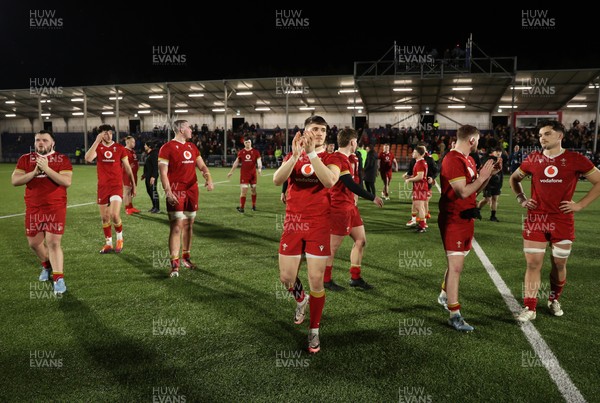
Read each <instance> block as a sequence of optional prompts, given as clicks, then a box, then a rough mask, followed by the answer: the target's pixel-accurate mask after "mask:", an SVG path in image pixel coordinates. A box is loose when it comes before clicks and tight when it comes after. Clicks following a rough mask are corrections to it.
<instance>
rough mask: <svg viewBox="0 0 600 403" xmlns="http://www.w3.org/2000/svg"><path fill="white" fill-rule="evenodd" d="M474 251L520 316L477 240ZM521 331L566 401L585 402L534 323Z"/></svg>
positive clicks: (507, 303) (511, 296) (510, 306)
mask: <svg viewBox="0 0 600 403" xmlns="http://www.w3.org/2000/svg"><path fill="white" fill-rule="evenodd" d="M473 249H474V250H475V254H476V255H477V257H478V258H479V260H481V263H482V264H483V267H485V270H486V271H487V273H488V275H489V276H490V278H491V279H492V282H493V283H494V285H495V286H496V288H497V289H498V291H500V295H502V298H503V299H504V302H505V303H506V305H507V306H508V308H509V309H510V311H511V312H512V313H513V314H518V313H519V312H520V311H521V305H520V304H519V302H517V300H516V298H515V297H514V296H513V295H512V293H511V292H510V289H509V288H508V286H507V285H506V283H505V282H504V280H502V277H500V274H499V273H498V271H497V270H496V268H495V267H494V265H493V264H492V262H490V259H488V257H487V256H486V254H485V252H484V251H483V249H481V246H479V243H477V241H476V240H475V239H473ZM521 330H522V331H523V333H524V334H525V337H526V338H527V341H529V344H531V347H533V351H535V354H536V355H537V356H538V357H539V358H540V361H541V362H542V364H543V365H544V367H546V369H547V370H548V373H549V374H550V378H552V380H553V381H554V383H555V384H556V386H557V387H558V390H559V391H560V393H561V395H562V396H563V397H564V398H565V400H566V401H567V402H585V398H584V397H583V395H582V394H581V392H580V391H579V389H577V386H575V384H574V383H573V381H572V380H571V378H570V377H569V375H568V374H567V373H566V372H565V370H564V369H562V367H561V366H560V364H559V362H558V359H557V358H556V356H555V355H554V353H553V352H552V350H550V347H548V344H546V342H545V341H544V339H543V338H542V335H541V334H540V332H538V330H537V329H536V328H535V326H534V325H533V323H531V322H526V323H524V324H523V325H521Z"/></svg>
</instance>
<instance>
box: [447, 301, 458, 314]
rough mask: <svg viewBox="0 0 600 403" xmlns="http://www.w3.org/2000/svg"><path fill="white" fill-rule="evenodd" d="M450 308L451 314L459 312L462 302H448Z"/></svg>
mask: <svg viewBox="0 0 600 403" xmlns="http://www.w3.org/2000/svg"><path fill="white" fill-rule="evenodd" d="M448 310H449V311H450V314H453V313H457V312H458V311H460V303H458V302H454V303H452V304H448Z"/></svg>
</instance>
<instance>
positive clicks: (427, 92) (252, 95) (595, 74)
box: [0, 68, 600, 119]
mask: <svg viewBox="0 0 600 403" xmlns="http://www.w3.org/2000/svg"><path fill="white" fill-rule="evenodd" d="M359 70H360V69H359V68H357V73H356V74H355V77H354V76H352V75H340V76H308V77H269V78H255V79H243V80H227V81H224V80H218V81H214V80H213V81H187V82H172V83H143V84H124V85H116V86H115V85H100V86H89V87H68V88H67V87H53V86H52V82H33V83H32V87H31V88H28V89H16V90H2V91H0V119H11V118H29V119H36V118H38V117H39V115H40V113H41V114H43V115H42V116H48V115H47V114H50V116H51V117H52V118H56V117H60V118H66V119H68V118H74V117H81V116H82V115H83V110H84V96H85V98H86V99H87V113H88V116H100V117H102V116H105V117H109V116H112V117H114V116H115V115H116V107H117V105H116V104H117V99H116V94H117V90H118V93H119V100H118V104H119V115H120V116H129V117H134V116H136V114H137V116H139V114H143V113H148V114H156V113H160V114H167V112H168V110H170V112H171V114H173V113H177V114H179V116H181V115H182V114H185V113H188V114H219V113H222V111H221V110H222V109H223V108H224V107H225V97H226V93H227V101H226V102H227V109H228V113H229V114H236V113H237V112H238V111H239V114H240V115H241V116H244V115H246V114H251V113H260V112H264V113H272V112H276V113H285V111H286V98H287V103H288V110H289V112H290V113H294V112H303V111H312V109H305V108H315V109H314V113H352V112H353V111H356V112H357V113H358V114H359V115H363V114H365V113H367V114H368V113H374V112H407V113H421V112H425V111H426V110H428V111H430V112H431V113H439V114H445V113H447V112H448V111H450V112H451V111H452V110H453V109H451V108H454V107H456V108H460V110H462V111H465V112H486V113H490V114H492V113H496V112H497V111H498V109H499V108H500V107H504V108H502V109H503V111H504V112H506V111H507V110H510V109H509V108H508V107H509V106H513V95H514V107H515V108H516V109H515V110H517V111H557V110H562V109H566V108H569V107H570V106H572V105H573V104H577V105H586V106H580V108H581V109H580V110H585V111H595V110H596V103H597V99H598V91H599V90H600V89H599V87H600V68H598V69H585V70H547V71H517V72H516V73H506V72H505V71H499V72H492V73H487V72H478V73H469V74H465V73H464V72H460V71H458V72H453V71H450V72H444V73H442V74H440V72H439V71H436V72H432V73H431V74H429V73H427V72H423V71H420V72H418V73H417V74H415V72H412V71H407V72H400V73H402V74H400V73H399V72H398V71H396V72H395V73H393V74H374V73H372V72H369V71H366V72H358V71H359ZM367 70H368V69H367ZM286 92H287V94H286ZM286 95H287V97H286ZM161 96H162V97H161ZM169 97H170V100H169ZM169 105H170V109H169ZM261 108H269V109H268V110H261ZM301 108H303V109H301ZM183 111H187V112H183ZM308 113H310V112H308ZM7 115H9V116H10V115H14V117H7Z"/></svg>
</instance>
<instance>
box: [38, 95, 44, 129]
mask: <svg viewBox="0 0 600 403" xmlns="http://www.w3.org/2000/svg"><path fill="white" fill-rule="evenodd" d="M38 119H39V120H40V126H41V127H40V130H41V129H43V128H44V121H43V120H42V119H43V118H42V94H40V95H39V96H38Z"/></svg>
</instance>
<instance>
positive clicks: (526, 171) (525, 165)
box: [518, 153, 535, 175]
mask: <svg viewBox="0 0 600 403" xmlns="http://www.w3.org/2000/svg"><path fill="white" fill-rule="evenodd" d="M531 161H535V158H534V157H533V153H532V154H529V155H528V156H527V158H524V159H523V162H521V165H519V168H518V169H519V171H521V173H522V174H523V175H531Z"/></svg>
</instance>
